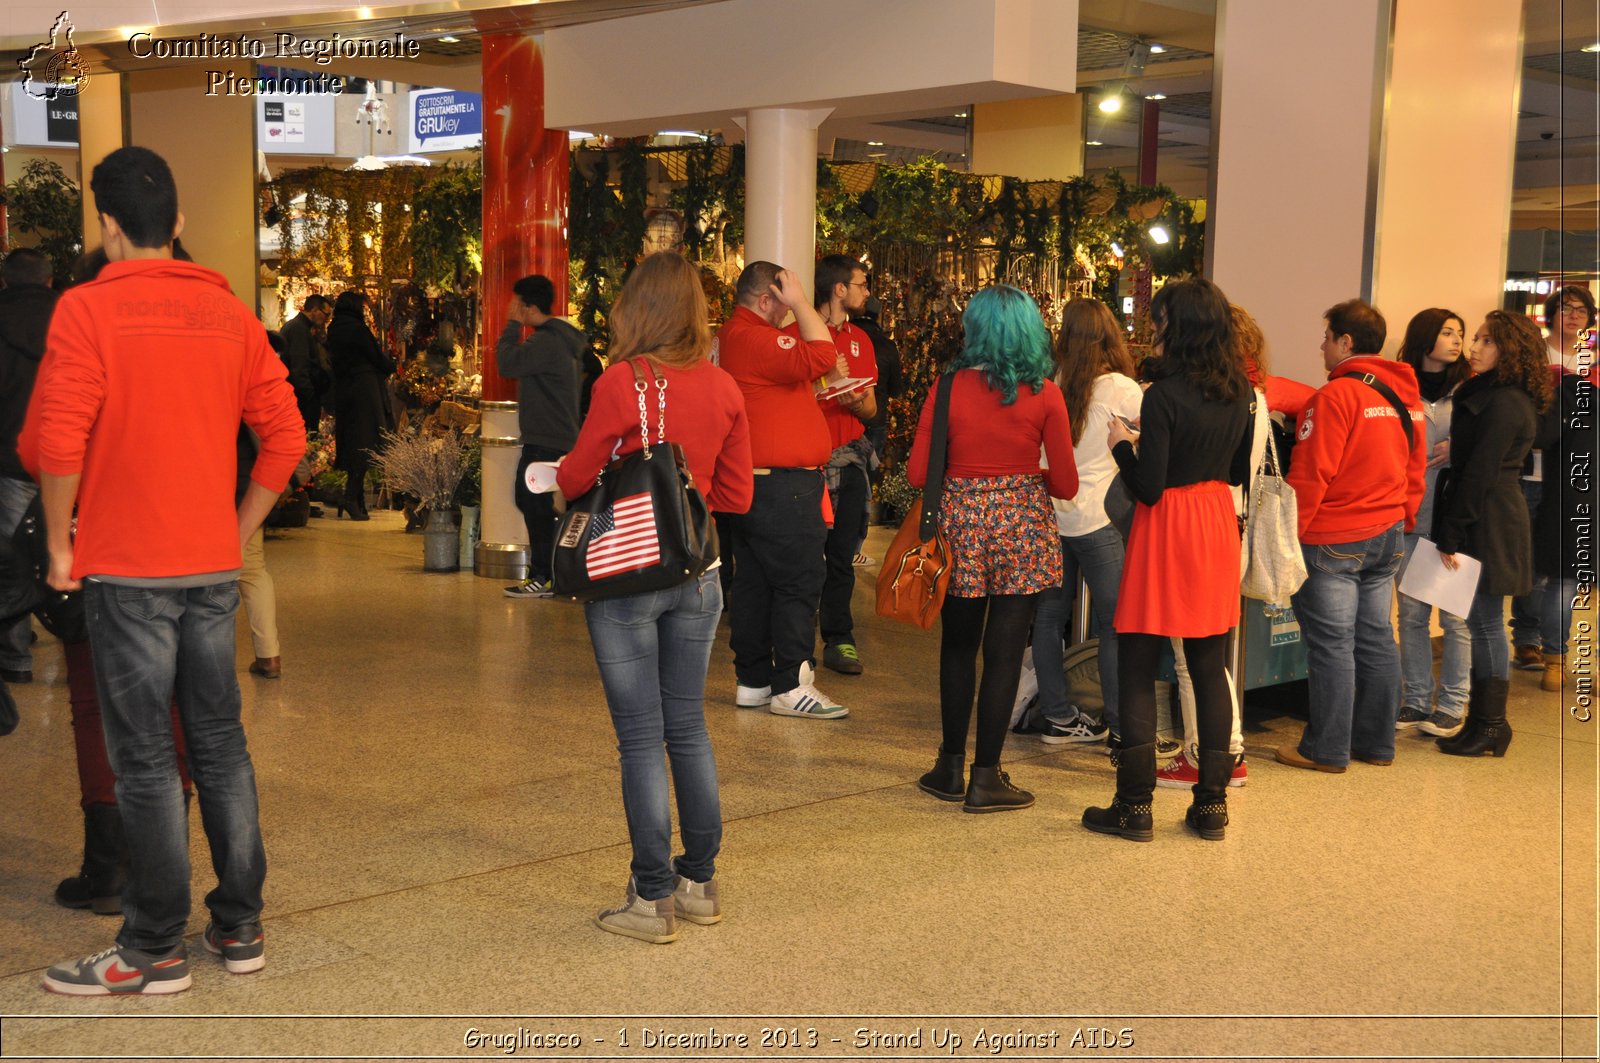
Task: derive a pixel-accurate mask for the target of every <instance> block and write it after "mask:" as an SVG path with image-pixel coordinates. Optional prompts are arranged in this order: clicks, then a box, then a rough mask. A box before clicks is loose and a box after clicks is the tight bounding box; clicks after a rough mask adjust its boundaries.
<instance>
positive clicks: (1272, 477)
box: [1239, 396, 1306, 605]
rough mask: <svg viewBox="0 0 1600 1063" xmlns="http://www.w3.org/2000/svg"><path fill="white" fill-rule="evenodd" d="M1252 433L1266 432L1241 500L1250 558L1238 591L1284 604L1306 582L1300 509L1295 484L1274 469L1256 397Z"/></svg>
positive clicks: (1261, 406)
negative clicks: (1295, 493) (1245, 492)
mask: <svg viewBox="0 0 1600 1063" xmlns="http://www.w3.org/2000/svg"><path fill="white" fill-rule="evenodd" d="M1256 432H1257V434H1258V437H1259V435H1260V434H1261V433H1265V437H1266V445H1265V446H1264V447H1263V448H1262V456H1261V463H1260V465H1259V466H1258V467H1257V468H1256V470H1255V474H1254V475H1253V476H1252V477H1251V478H1250V480H1251V482H1250V485H1249V496H1250V497H1249V499H1248V501H1247V502H1246V504H1245V527H1244V537H1245V546H1246V550H1247V554H1248V560H1247V562H1246V564H1245V567H1244V579H1243V581H1242V583H1241V585H1240V588H1239V590H1240V593H1242V594H1243V595H1244V596H1245V597H1246V598H1254V599H1256V600H1257V601H1262V602H1267V603H1269V604H1272V605H1288V604H1289V598H1290V596H1291V595H1293V594H1294V592H1295V591H1297V590H1299V589H1300V585H1301V584H1302V583H1304V582H1305V581H1306V562H1305V556H1304V555H1303V554H1301V552H1300V507H1299V505H1298V504H1297V503H1296V501H1295V496H1294V488H1292V487H1290V486H1289V484H1288V483H1286V482H1285V481H1284V479H1283V473H1282V472H1281V471H1280V470H1279V467H1278V448H1277V445H1276V444H1275V443H1273V441H1272V430H1271V427H1270V424H1269V422H1268V417H1267V410H1266V403H1265V402H1262V401H1261V399H1260V398H1259V396H1258V398H1257V400H1256Z"/></svg>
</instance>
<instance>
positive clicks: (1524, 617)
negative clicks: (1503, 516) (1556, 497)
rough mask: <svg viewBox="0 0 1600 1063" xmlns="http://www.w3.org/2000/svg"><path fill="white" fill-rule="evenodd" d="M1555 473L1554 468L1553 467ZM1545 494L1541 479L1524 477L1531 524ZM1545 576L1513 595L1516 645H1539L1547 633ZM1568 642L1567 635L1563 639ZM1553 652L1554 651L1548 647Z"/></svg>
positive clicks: (1537, 524) (1514, 643)
mask: <svg viewBox="0 0 1600 1063" xmlns="http://www.w3.org/2000/svg"><path fill="white" fill-rule="evenodd" d="M1551 471H1552V473H1553V472H1554V470H1553V469H1552V470H1551ZM1543 497H1544V484H1543V483H1542V482H1540V481H1539V480H1523V481H1522V498H1523V500H1524V501H1525V502H1527V503H1528V524H1529V526H1530V527H1534V528H1537V527H1538V526H1539V501H1540V499H1542V498H1543ZM1545 586H1546V580H1545V577H1543V576H1541V575H1538V574H1537V573H1535V574H1534V577H1533V586H1532V587H1531V588H1530V589H1529V590H1528V593H1527V594H1519V595H1517V596H1515V597H1514V598H1512V599H1511V642H1512V644H1513V645H1517V646H1538V645H1540V643H1541V641H1542V635H1543V633H1544V630H1543V629H1544V619H1545V618H1544V611H1543V609H1542V608H1541V607H1542V605H1543V604H1544V591H1545ZM1562 641H1563V642H1565V641H1566V640H1565V639H1562ZM1546 652H1554V651H1546Z"/></svg>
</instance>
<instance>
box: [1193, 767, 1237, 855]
mask: <svg viewBox="0 0 1600 1063" xmlns="http://www.w3.org/2000/svg"><path fill="white" fill-rule="evenodd" d="M1199 769H1200V781H1199V782H1197V783H1195V785H1194V803H1193V804H1191V805H1190V806H1189V811H1188V812H1186V813H1184V817H1183V821H1184V823H1186V824H1187V825H1188V827H1189V829H1190V830H1192V831H1194V832H1195V833H1196V834H1198V835H1200V837H1202V838H1204V839H1205V840H1206V841H1208V842H1220V841H1221V840H1222V838H1223V833H1224V832H1223V828H1224V827H1226V826H1227V825H1228V779H1229V778H1230V777H1231V776H1232V775H1233V754H1232V753H1228V752H1225V751H1224V752H1218V751H1217V750H1214V749H1202V750H1200V764H1199Z"/></svg>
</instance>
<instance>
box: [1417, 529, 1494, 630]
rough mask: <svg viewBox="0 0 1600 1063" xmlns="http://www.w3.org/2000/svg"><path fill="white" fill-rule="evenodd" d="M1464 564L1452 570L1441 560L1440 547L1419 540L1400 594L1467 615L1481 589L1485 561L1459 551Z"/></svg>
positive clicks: (1453, 612) (1454, 612)
mask: <svg viewBox="0 0 1600 1063" xmlns="http://www.w3.org/2000/svg"><path fill="white" fill-rule="evenodd" d="M1456 560H1457V561H1459V562H1461V567H1460V568H1458V569H1456V570H1455V571H1454V572H1451V571H1450V570H1449V569H1447V568H1445V567H1444V562H1443V561H1440V560H1439V548H1438V547H1437V546H1434V545H1433V543H1432V542H1430V541H1429V540H1427V539H1418V540H1417V548H1416V549H1415V550H1413V551H1412V552H1411V560H1410V562H1409V563H1407V565H1406V570H1405V572H1404V573H1402V574H1401V576H1400V593H1401V594H1404V595H1407V596H1408V597H1411V598H1415V599H1416V600H1417V601H1419V602H1427V603H1428V604H1429V605H1433V606H1437V607H1439V608H1440V609H1443V610H1444V611H1445V612H1447V613H1451V614H1453V615H1455V616H1459V617H1465V616H1466V615H1467V613H1468V612H1469V611H1470V610H1471V609H1472V597H1473V595H1475V594H1477V592H1478V574H1479V573H1480V572H1481V571H1482V570H1483V562H1481V561H1479V560H1478V559H1477V558H1475V557H1468V556H1467V555H1466V554H1457V555H1456Z"/></svg>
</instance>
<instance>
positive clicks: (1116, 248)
mask: <svg viewBox="0 0 1600 1063" xmlns="http://www.w3.org/2000/svg"><path fill="white" fill-rule="evenodd" d="M1111 253H1112V254H1113V255H1116V256H1117V257H1118V258H1121V257H1122V245H1121V244H1119V243H1117V242H1116V241H1115V240H1113V241H1111Z"/></svg>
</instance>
